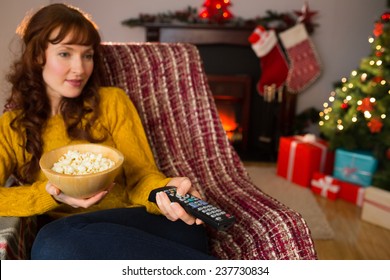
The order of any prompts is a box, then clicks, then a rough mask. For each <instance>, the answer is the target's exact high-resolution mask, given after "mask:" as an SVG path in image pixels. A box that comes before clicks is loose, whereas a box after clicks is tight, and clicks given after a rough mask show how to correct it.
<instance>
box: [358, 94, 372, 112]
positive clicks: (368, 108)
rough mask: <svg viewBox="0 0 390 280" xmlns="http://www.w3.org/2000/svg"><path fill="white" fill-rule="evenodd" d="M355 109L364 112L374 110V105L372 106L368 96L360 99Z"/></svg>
mask: <svg viewBox="0 0 390 280" xmlns="http://www.w3.org/2000/svg"><path fill="white" fill-rule="evenodd" d="M357 110H358V111H362V112H365V111H368V112H371V111H372V110H374V106H373V103H372V102H371V101H370V98H369V97H366V98H364V99H363V100H362V104H360V105H359V106H358V107H357Z"/></svg>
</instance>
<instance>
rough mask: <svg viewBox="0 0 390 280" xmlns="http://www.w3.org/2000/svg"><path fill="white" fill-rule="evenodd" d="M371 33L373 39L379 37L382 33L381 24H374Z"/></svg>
mask: <svg viewBox="0 0 390 280" xmlns="http://www.w3.org/2000/svg"><path fill="white" fill-rule="evenodd" d="M372 33H374V35H375V37H379V36H381V35H382V33H383V23H381V22H377V23H375V27H374V30H373V31H372Z"/></svg>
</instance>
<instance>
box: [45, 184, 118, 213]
mask: <svg viewBox="0 0 390 280" xmlns="http://www.w3.org/2000/svg"><path fill="white" fill-rule="evenodd" d="M114 185H115V183H112V184H110V186H109V187H108V188H107V189H106V190H104V191H101V192H99V193H97V194H95V195H93V196H91V197H89V198H75V197H71V196H68V195H66V194H64V193H62V192H61V191H60V190H59V189H58V188H57V187H56V186H55V185H53V184H52V183H47V184H46V191H47V192H48V193H49V194H50V195H51V196H52V197H53V198H54V199H55V200H57V201H59V202H61V203H65V204H68V205H70V206H72V207H73V208H80V207H81V208H89V207H91V206H92V205H95V204H97V203H98V202H99V201H101V200H102V199H103V198H104V197H105V196H106V195H107V194H108V193H109V191H111V189H112V188H113V187H114Z"/></svg>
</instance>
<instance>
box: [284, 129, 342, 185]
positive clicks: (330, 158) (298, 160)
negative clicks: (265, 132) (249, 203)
mask: <svg viewBox="0 0 390 280" xmlns="http://www.w3.org/2000/svg"><path fill="white" fill-rule="evenodd" d="M333 163H334V153H333V152H331V151H329V150H328V143H327V142H326V141H324V140H322V139H318V138H316V137H315V136H314V135H305V136H289V137H280V140H279V153H278V161H277V174H278V175H279V176H281V177H284V178H286V179H287V180H289V181H291V182H293V183H296V184H298V185H301V186H304V187H309V186H310V181H311V178H312V176H313V174H314V172H321V173H324V174H332V172H333Z"/></svg>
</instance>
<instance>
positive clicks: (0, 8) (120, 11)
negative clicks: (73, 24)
mask: <svg viewBox="0 0 390 280" xmlns="http://www.w3.org/2000/svg"><path fill="white" fill-rule="evenodd" d="M46 2H61V1H42V0H41V1H39V0H34V1H23V2H22V3H20V1H11V0H2V1H1V2H0V20H1V26H2V27H1V38H2V40H1V42H0V50H1V53H0V55H1V56H0V73H1V74H3V73H4V71H5V70H6V69H7V67H8V64H9V61H10V58H9V55H7V54H5V52H7V50H8V45H9V43H10V41H11V40H12V37H13V35H12V34H13V31H14V30H15V26H16V25H17V22H18V21H20V19H21V18H22V17H23V15H24V12H25V11H26V10H28V9H30V8H31V7H39V6H40V5H41V4H42V3H46ZM67 2H68V3H69V4H73V5H75V6H78V7H80V8H81V9H83V10H84V11H86V12H88V13H90V14H91V15H92V16H93V18H94V20H95V21H96V23H97V24H98V25H99V27H100V31H101V34H102V37H103V40H105V41H120V42H123V41H136V42H142V41H144V40H145V35H144V30H143V28H141V27H135V28H129V27H127V26H123V25H122V24H121V21H122V20H125V19H128V18H134V17H137V16H138V15H139V13H163V12H168V11H176V10H180V9H185V8H187V7H188V6H192V7H196V8H198V9H200V8H201V5H202V4H203V3H204V0H181V1H177V0H160V1H152V0H110V1H103V0H101V1H89V0H69V1H67ZM232 3H233V5H232V6H231V8H230V11H231V12H232V13H233V14H234V15H236V16H239V17H243V18H254V17H256V16H264V15H265V14H266V11H267V10H272V11H277V12H292V11H294V10H300V9H301V7H302V6H303V3H304V0H262V1H259V0H232ZM308 3H309V7H310V9H311V10H314V11H318V12H319V13H318V15H317V16H315V18H314V21H315V22H317V23H318V24H319V28H317V29H316V32H315V34H314V35H313V36H312V40H313V43H314V45H315V47H316V49H317V52H318V54H319V57H320V58H321V62H322V66H323V72H322V75H321V77H320V78H319V79H318V80H317V81H316V82H315V84H313V85H312V86H310V87H309V88H307V89H306V90H305V91H304V92H302V93H300V94H299V98H298V107H297V112H298V113H299V112H301V111H302V110H304V109H306V108H308V107H311V106H314V107H317V108H319V109H320V108H322V103H323V102H324V101H325V100H326V99H327V97H328V95H329V92H330V91H331V90H332V84H333V82H335V81H338V80H340V79H341V78H342V77H344V76H348V75H349V73H350V72H351V71H352V70H353V69H355V68H356V67H357V66H358V65H359V62H360V59H361V58H362V57H364V56H366V55H368V53H369V51H370V46H369V44H368V41H367V38H368V36H370V35H371V32H372V29H373V22H374V21H375V20H376V19H377V18H378V17H379V16H380V15H381V14H382V13H383V12H384V11H385V9H386V0H374V1H373V0H343V1H339V0H327V1H323V0H309V1H308ZM11 5H12V7H11ZM5 7H6V8H5ZM3 38H4V39H3ZM0 82H1V83H0V85H1V92H5V91H6V88H7V87H6V86H5V83H4V81H3V80H2V79H0ZM4 99H5V96H4V95H3V96H1V98H0V106H1V105H2V104H3V102H4Z"/></svg>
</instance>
